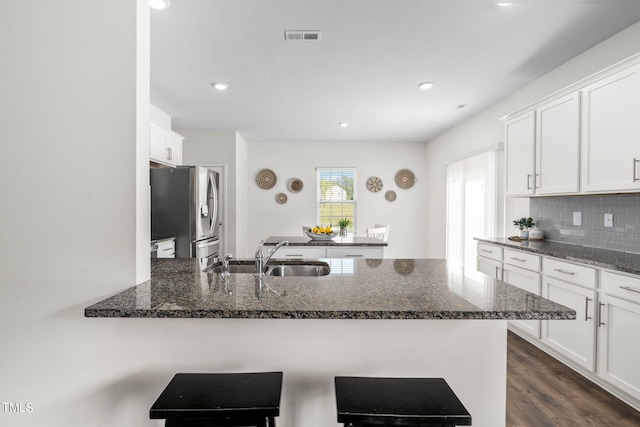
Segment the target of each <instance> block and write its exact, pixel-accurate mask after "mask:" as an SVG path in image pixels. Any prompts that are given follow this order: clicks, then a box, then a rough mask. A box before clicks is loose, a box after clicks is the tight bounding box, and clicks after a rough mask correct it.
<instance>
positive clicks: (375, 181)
mask: <svg viewBox="0 0 640 427" xmlns="http://www.w3.org/2000/svg"><path fill="white" fill-rule="evenodd" d="M367 190H369V191H371V192H373V193H377V192H378V191H380V190H382V180H381V179H380V178H378V177H377V176H372V177H370V178H369V179H367Z"/></svg>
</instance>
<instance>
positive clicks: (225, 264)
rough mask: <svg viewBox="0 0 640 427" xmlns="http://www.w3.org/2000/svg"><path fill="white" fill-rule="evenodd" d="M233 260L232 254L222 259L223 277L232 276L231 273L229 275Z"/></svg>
mask: <svg viewBox="0 0 640 427" xmlns="http://www.w3.org/2000/svg"><path fill="white" fill-rule="evenodd" d="M230 259H233V255H232V254H226V255H225V256H224V257H223V258H222V273H220V274H222V276H224V277H229V276H230V275H231V273H229V260H230Z"/></svg>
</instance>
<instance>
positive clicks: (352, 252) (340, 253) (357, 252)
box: [327, 246, 384, 259]
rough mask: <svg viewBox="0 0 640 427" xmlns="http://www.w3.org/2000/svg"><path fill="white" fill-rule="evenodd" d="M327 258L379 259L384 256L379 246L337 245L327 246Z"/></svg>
mask: <svg viewBox="0 0 640 427" xmlns="http://www.w3.org/2000/svg"><path fill="white" fill-rule="evenodd" d="M327 258H369V259H381V258H384V249H383V248H382V247H379V248H371V247H369V248H366V247H357V246H354V247H339V248H327Z"/></svg>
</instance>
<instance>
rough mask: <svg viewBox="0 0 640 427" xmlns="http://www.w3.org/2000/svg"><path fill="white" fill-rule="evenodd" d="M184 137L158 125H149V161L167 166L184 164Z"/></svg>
mask: <svg viewBox="0 0 640 427" xmlns="http://www.w3.org/2000/svg"><path fill="white" fill-rule="evenodd" d="M183 139H184V137H183V136H181V135H179V134H177V133H175V132H173V131H171V130H169V129H165V128H164V127H162V126H159V125H157V124H156V123H153V122H151V123H149V159H150V160H151V161H152V162H157V163H161V164H163V165H166V166H177V165H181V164H182V140H183Z"/></svg>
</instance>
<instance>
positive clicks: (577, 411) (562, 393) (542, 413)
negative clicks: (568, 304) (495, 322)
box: [507, 332, 640, 427]
mask: <svg viewBox="0 0 640 427" xmlns="http://www.w3.org/2000/svg"><path fill="white" fill-rule="evenodd" d="M507 348H508V351H507V427H565V426H566V427H575V426H620V427H626V426H629V427H638V426H640V412H638V411H636V410H635V409H633V408H631V407H630V406H628V405H627V404H625V403H624V402H622V401H620V400H619V399H617V398H616V397H614V396H612V395H610V394H609V393H607V392H605V391H604V390H602V389H601V388H600V387H598V386H596V385H595V384H593V383H592V382H590V381H589V380H587V379H585V378H584V377H582V376H581V375H580V374H577V373H576V372H574V371H573V370H571V369H570V368H568V367H566V366H565V365H563V364H562V363H560V362H558V361H557V360H555V359H554V358H552V357H551V356H549V355H548V354H546V353H545V352H543V351H541V350H540V349H538V348H536V347H535V346H533V345H531V344H529V343H528V342H527V341H525V340H524V339H522V338H520V337H518V336H517V335H516V334H514V333H512V332H509V335H508V346H507Z"/></svg>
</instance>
